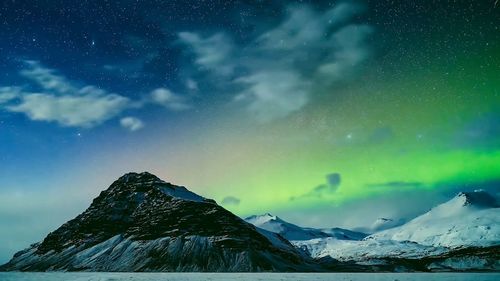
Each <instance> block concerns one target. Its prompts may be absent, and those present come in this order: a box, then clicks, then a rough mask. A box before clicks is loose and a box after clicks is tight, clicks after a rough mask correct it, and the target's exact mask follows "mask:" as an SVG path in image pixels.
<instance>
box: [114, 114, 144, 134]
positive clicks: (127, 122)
mask: <svg viewBox="0 0 500 281" xmlns="http://www.w3.org/2000/svg"><path fill="white" fill-rule="evenodd" d="M120 125H121V126H122V127H123V128H125V129H128V130H130V131H132V132H134V131H137V130H140V129H142V128H143V127H144V123H143V122H142V121H141V119H139V118H137V117H131V116H128V117H124V118H122V119H120Z"/></svg>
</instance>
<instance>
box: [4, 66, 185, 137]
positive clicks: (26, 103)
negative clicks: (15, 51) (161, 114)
mask: <svg viewBox="0 0 500 281" xmlns="http://www.w3.org/2000/svg"><path fill="white" fill-rule="evenodd" d="M20 74H21V75H22V76H24V77H25V78H26V79H27V81H28V82H29V85H31V86H38V87H37V90H32V89H33V87H30V88H28V89H27V88H26V87H14V86H10V87H0V107H1V108H3V109H4V110H6V111H10V112H15V113H22V114H24V115H26V116H27V117H28V118H30V119H31V120H35V121H46V122H55V123H57V124H59V125H61V126H64V127H82V128H91V127H94V126H97V125H100V124H102V123H103V122H105V121H107V120H109V119H112V118H115V117H118V116H119V115H121V114H122V113H123V112H124V111H126V110H127V109H132V108H134V109H138V108H142V107H144V106H146V105H148V104H157V105H161V106H164V107H166V108H168V109H170V110H182V109H187V108H189V106H188V104H187V103H186V102H185V100H184V99H183V98H182V97H181V96H179V95H175V94H173V93H172V92H170V91H169V90H168V89H166V88H159V89H156V90H154V91H152V92H151V93H150V96H148V97H147V98H146V99H144V100H142V101H134V100H131V99H129V98H128V97H125V96H122V95H119V94H116V93H111V92H108V91H106V90H103V89H100V88H97V87H95V86H92V85H85V84H82V83H78V82H74V81H70V80H68V79H67V78H66V77H64V76H63V75H61V74H59V73H58V72H57V71H56V70H54V69H50V68H47V67H44V66H43V65H41V64H40V63H39V62H37V61H25V68H24V69H22V70H21V71H20ZM120 123H121V125H122V126H124V127H126V128H127V129H129V130H131V131H137V130H139V129H140V128H142V127H143V126H144V124H143V122H142V121H141V120H139V119H137V118H132V117H125V118H123V119H121V122H120Z"/></svg>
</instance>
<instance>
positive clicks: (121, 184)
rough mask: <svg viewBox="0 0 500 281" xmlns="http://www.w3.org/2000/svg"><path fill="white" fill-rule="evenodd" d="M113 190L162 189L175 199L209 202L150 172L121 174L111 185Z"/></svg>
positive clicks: (145, 190)
mask: <svg viewBox="0 0 500 281" xmlns="http://www.w3.org/2000/svg"><path fill="white" fill-rule="evenodd" d="M111 188H112V190H116V191H117V192H131V193H142V192H147V191H149V190H151V189H157V190H160V191H161V192H162V193H164V194H166V195H169V196H172V197H173V198H174V199H182V200H189V201H196V202H207V199H205V198H204V197H202V196H200V195H198V194H196V193H194V192H191V191H189V190H188V189H187V188H185V187H184V186H177V185H174V184H171V183H168V182H165V181H163V180H161V179H160V178H158V177H157V176H155V175H153V174H151V173H148V172H142V173H133V172H132V173H127V174H125V175H123V176H121V177H120V178H119V179H118V180H116V181H115V182H114V183H113V184H112V185H111Z"/></svg>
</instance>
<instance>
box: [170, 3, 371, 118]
mask: <svg viewBox="0 0 500 281" xmlns="http://www.w3.org/2000/svg"><path fill="white" fill-rule="evenodd" d="M363 10H364V7H363V6H362V5H358V4H355V3H348V2H345V3H340V4H337V5H335V6H334V7H332V8H331V9H329V10H326V11H321V12H320V11H316V10H314V9H312V8H310V7H309V6H307V5H300V6H291V7H289V9H288V14H287V16H286V17H285V19H284V20H283V21H282V22H281V23H280V24H278V25H276V26H274V27H271V28H269V29H268V30H267V31H264V32H263V33H262V34H260V35H259V36H257V37H256V38H255V39H254V40H253V41H251V42H250V43H248V44H245V45H241V44H237V43H235V41H234V40H231V38H230V37H229V36H228V35H226V34H225V33H216V34H215V35H211V36H206V37H204V36H202V35H200V34H198V33H194V32H181V33H179V41H180V42H181V43H183V44H185V45H186V46H188V47H189V50H191V52H192V54H193V55H194V57H195V60H194V62H195V64H196V65H197V66H199V70H200V71H201V74H205V75H207V76H206V77H205V78H206V81H205V82H207V81H208V83H210V81H212V80H213V79H214V76H216V78H217V79H216V81H217V83H218V86H219V87H220V86H221V84H222V85H224V84H225V85H226V86H227V88H228V89H233V91H234V88H238V89H240V90H237V91H235V93H234V99H235V100H236V101H238V102H242V103H243V104H244V105H245V106H246V109H247V110H248V111H249V113H251V115H252V116H255V117H256V118H257V119H258V120H261V121H267V120H272V119H275V118H281V117H284V116H287V115H288V114H290V113H292V112H295V111H297V110H300V109H301V108H302V107H304V106H305V105H306V104H307V103H308V102H309V101H310V99H311V96H312V95H313V93H315V92H325V91H327V90H328V89H330V88H331V86H332V85H334V84H335V83H336V82H338V81H340V80H345V79H348V78H350V77H352V74H353V73H354V72H355V70H356V69H357V67H358V66H359V65H360V64H361V63H363V62H364V61H366V59H367V58H369V56H370V46H368V44H367V42H366V39H367V37H368V36H369V35H370V34H371V33H372V32H373V28H372V27H370V26H369V25H364V24H359V23H355V16H356V15H358V14H360V13H362V12H363Z"/></svg>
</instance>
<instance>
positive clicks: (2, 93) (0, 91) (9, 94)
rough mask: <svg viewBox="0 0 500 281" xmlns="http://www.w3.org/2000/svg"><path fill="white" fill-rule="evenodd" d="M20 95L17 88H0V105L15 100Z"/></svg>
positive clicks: (19, 90)
mask: <svg viewBox="0 0 500 281" xmlns="http://www.w3.org/2000/svg"><path fill="white" fill-rule="evenodd" d="M20 94H21V88H19V87H0V104H2V103H6V102H9V101H11V100H13V99H16V98H17V97H19V95H20Z"/></svg>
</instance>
